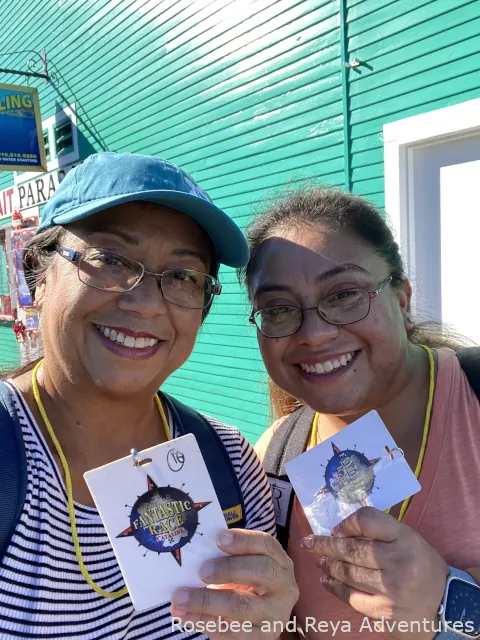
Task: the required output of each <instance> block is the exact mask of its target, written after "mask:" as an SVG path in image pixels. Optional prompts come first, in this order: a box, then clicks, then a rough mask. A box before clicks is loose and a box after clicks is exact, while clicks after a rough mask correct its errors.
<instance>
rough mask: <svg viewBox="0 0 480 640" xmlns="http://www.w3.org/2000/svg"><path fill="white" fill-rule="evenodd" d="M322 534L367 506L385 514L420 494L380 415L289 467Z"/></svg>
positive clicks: (356, 424) (315, 527)
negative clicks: (406, 499) (394, 506)
mask: <svg viewBox="0 0 480 640" xmlns="http://www.w3.org/2000/svg"><path fill="white" fill-rule="evenodd" d="M285 469H286V472H287V474H288V477H289V478H290V482H291V483H292V486H293V488H294V490H295V493H296V495H297V497H298V499H299V501H300V504H301V505H302V507H303V509H304V511H305V515H306V516H307V519H308V521H309V523H310V526H311V527H312V531H313V533H314V534H316V535H330V531H331V530H332V528H333V527H334V526H335V525H337V524H338V523H339V522H341V521H342V520H344V519H345V518H346V517H347V516H349V515H350V514H351V513H353V512H354V511H356V510H357V509H359V508H360V507H362V506H367V505H368V506H371V507H376V508H377V509H381V510H385V509H388V508H390V507H392V506H393V505H395V504H397V503H399V502H401V501H402V500H405V498H408V497H409V496H412V495H413V494H415V493H417V492H418V491H419V490H420V484H419V483H418V480H417V479H416V478H415V474H414V473H413V472H412V470H411V469H410V467H409V466H408V464H407V462H406V460H405V458H404V457H403V453H402V452H401V450H400V449H398V448H397V445H396V444H395V442H394V440H393V438H392V436H391V435H390V433H389V432H388V430H387V428H386V427H385V425H384V424H383V422H382V420H381V418H380V416H379V415H378V413H377V412H376V411H371V412H370V413H368V414H366V415H365V416H363V417H362V418H360V419H359V420H356V421H355V422H353V423H352V424H351V425H349V426H348V427H345V429H342V431H340V432H339V433H337V434H336V435H335V436H333V437H332V438H329V439H328V440H325V441H324V442H321V443H320V444H319V445H317V446H316V447H313V449H310V450H309V451H306V452H305V453H302V454H301V455H300V456H298V457H297V458H295V459H294V460H291V461H290V462H288V463H286V464H285Z"/></svg>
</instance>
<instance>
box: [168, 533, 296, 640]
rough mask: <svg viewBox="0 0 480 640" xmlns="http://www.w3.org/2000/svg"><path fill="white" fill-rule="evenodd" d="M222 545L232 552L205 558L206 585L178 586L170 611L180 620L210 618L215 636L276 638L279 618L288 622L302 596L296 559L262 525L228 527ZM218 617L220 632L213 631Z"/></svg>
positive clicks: (251, 639) (202, 574)
mask: <svg viewBox="0 0 480 640" xmlns="http://www.w3.org/2000/svg"><path fill="white" fill-rule="evenodd" d="M219 548H220V550H221V551H223V552H225V553H227V554H229V555H227V556H224V557H221V558H215V559H213V560H209V561H207V562H206V563H205V564H204V565H203V566H202V568H201V570H200V577H201V578H202V580H203V581H204V582H205V584H206V585H208V587H205V588H201V589H198V588H188V589H187V588H185V589H178V590H177V591H176V592H175V593H174V594H173V595H172V616H173V617H174V619H175V618H180V619H181V620H182V623H189V624H197V623H199V622H202V623H208V622H210V623H211V626H210V628H209V629H210V630H209V629H208V628H207V630H206V633H207V634H208V635H209V637H210V638H213V639H215V638H217V637H221V638H222V640H228V639H229V638H230V637H232V638H233V637H234V638H235V639H236V640H241V639H242V638H245V639H246V638H248V639H249V640H256V639H257V638H258V639H260V638H261V639H262V640H268V639H271V640H274V639H275V638H278V637H279V636H280V630H281V625H280V624H279V623H283V627H285V625H286V623H287V622H288V620H289V619H290V614H291V611H292V609H293V606H294V605H295V603H296V601H297V599H298V588H297V585H296V582H295V577H294V572H293V563H292V561H291V560H290V558H289V557H288V556H287V554H286V553H285V551H284V550H283V549H282V547H281V545H280V544H279V542H278V541H277V540H275V539H274V538H273V537H272V536H270V535H268V534H266V533H263V532H261V531H246V530H241V529H233V530H230V531H224V532H222V533H221V534H220V535H219ZM219 618H220V619H221V620H223V621H224V623H225V628H222V629H221V633H218V632H215V631H214V629H219ZM274 622H277V629H278V631H276V630H275V627H274ZM227 623H228V625H227ZM234 623H236V624H234Z"/></svg>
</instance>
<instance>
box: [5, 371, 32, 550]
mask: <svg viewBox="0 0 480 640" xmlns="http://www.w3.org/2000/svg"><path fill="white" fill-rule="evenodd" d="M26 492H27V458H26V453H25V444H24V442H23V436H22V429H21V426H20V423H19V421H18V417H17V412H16V411H15V407H14V404H13V400H12V397H11V395H10V391H9V389H8V387H7V385H6V384H5V383H4V382H1V383H0V560H1V558H2V557H3V554H4V553H5V551H6V549H7V547H8V544H9V542H10V538H11V537H12V535H13V532H14V530H15V527H16V525H17V521H18V518H19V517H20V513H21V511H22V508H23V503H24V501H25V495H26Z"/></svg>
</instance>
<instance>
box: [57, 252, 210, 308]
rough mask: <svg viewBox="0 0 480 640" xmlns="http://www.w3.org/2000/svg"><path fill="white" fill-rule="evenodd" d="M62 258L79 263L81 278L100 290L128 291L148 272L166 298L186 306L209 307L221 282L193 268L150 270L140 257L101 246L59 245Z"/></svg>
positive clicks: (180, 305)
mask: <svg viewBox="0 0 480 640" xmlns="http://www.w3.org/2000/svg"><path fill="white" fill-rule="evenodd" d="M56 251H57V253H58V254H59V255H61V256H62V258H65V259H66V260H68V261H69V262H72V263H74V264H76V265H77V274H78V278H79V280H80V282H83V283H84V284H86V285H88V286H89V287H92V288H93V289H100V290H101V291H109V292H115V293H126V292H128V291H132V289H135V287H138V286H140V284H141V283H142V282H143V280H144V278H145V276H146V275H150V276H153V277H154V278H156V279H157V281H158V284H159V287H160V289H161V291H162V295H163V297H164V299H165V300H166V301H167V302H170V303H171V304H175V305H177V306H179V307H185V308H187V309H207V308H208V307H209V306H210V305H211V304H212V301H213V298H214V296H218V295H220V293H221V291H222V285H221V284H220V283H219V282H218V280H217V279H216V278H214V277H213V276H211V275H209V274H206V273H202V272H201V271H195V270H194V269H167V270H166V271H164V272H163V273H154V272H153V271H147V270H146V269H145V267H144V265H143V264H142V263H141V262H138V260H133V258H128V257H127V256H124V255H122V254H120V253H116V252H114V251H110V250H109V249H103V248H101V247H87V248H86V249H84V250H83V251H75V250H74V249H68V248H66V247H57V248H56Z"/></svg>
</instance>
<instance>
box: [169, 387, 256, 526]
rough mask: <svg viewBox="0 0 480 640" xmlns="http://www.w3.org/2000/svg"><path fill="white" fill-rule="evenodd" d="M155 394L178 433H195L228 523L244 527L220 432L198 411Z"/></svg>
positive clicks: (240, 502) (234, 478) (233, 475)
mask: <svg viewBox="0 0 480 640" xmlns="http://www.w3.org/2000/svg"><path fill="white" fill-rule="evenodd" d="M159 395H160V397H161V398H162V399H163V400H165V402H166V404H167V406H168V408H169V410H170V412H171V414H172V417H173V421H174V423H175V426H176V427H177V429H178V431H179V433H180V434H181V435H185V434H187V433H191V434H193V435H194V436H195V438H196V440H197V443H198V446H199V447H200V451H201V452H202V456H203V459H204V460H205V464H206V465H207V469H208V472H209V474H210V477H211V479H212V482H213V486H214V487H215V492H216V494H217V496H218V500H219V502H220V505H221V507H222V511H223V515H224V516H225V520H226V522H227V525H228V527H229V528H233V527H238V528H240V529H244V528H245V523H246V521H245V504H244V501H243V493H242V490H241V488H240V483H239V481H238V477H237V474H236V472H235V469H234V466H233V463H232V460H231V459H230V456H229V455H228V451H227V449H226V448H225V445H224V444H223V442H222V440H221V438H220V436H219V435H218V433H217V432H216V430H215V429H214V427H213V426H212V425H211V424H210V422H209V421H208V420H207V419H206V418H204V417H203V416H202V415H201V414H200V413H198V411H195V410H194V409H192V408H191V407H187V405H185V404H183V403H182V402H180V401H179V400H176V399H175V398H172V396H169V395H167V394H165V393H163V394H160V393H159Z"/></svg>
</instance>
